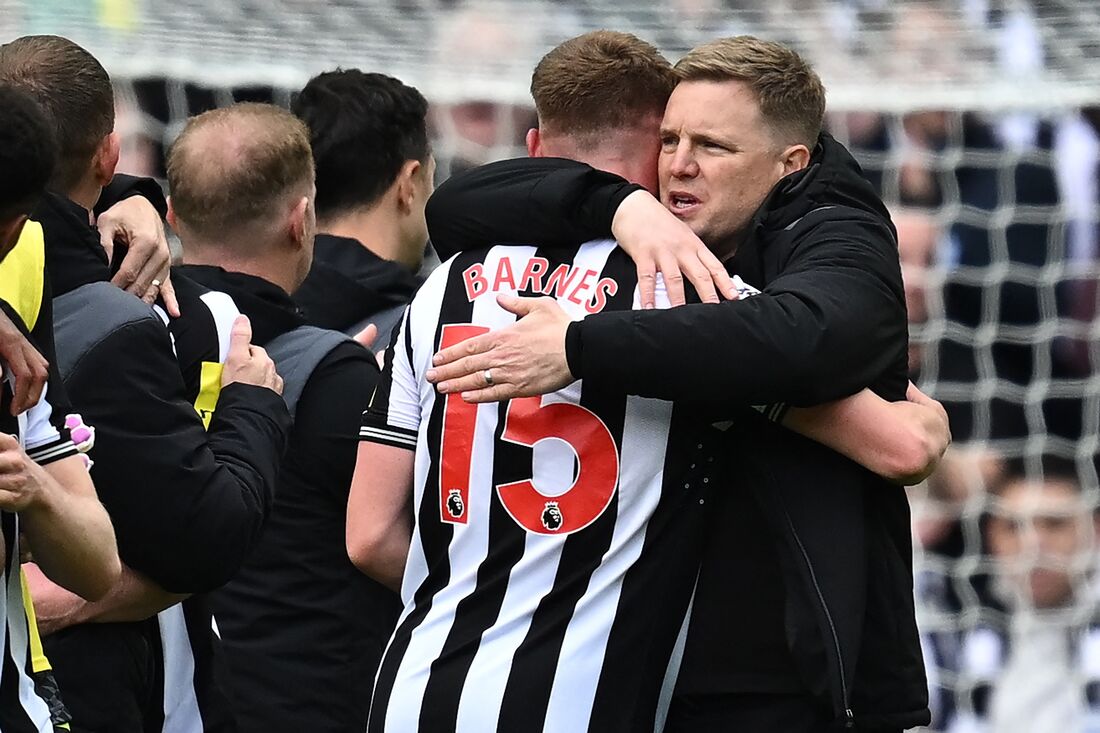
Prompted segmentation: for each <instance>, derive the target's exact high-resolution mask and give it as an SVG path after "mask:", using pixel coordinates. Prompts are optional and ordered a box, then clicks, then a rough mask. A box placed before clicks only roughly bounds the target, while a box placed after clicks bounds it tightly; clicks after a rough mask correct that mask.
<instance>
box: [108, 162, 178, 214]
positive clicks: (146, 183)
mask: <svg viewBox="0 0 1100 733" xmlns="http://www.w3.org/2000/svg"><path fill="white" fill-rule="evenodd" d="M131 196H141V197H142V198H144V199H145V200H147V201H148V202H149V203H151V204H152V205H153V208H154V209H156V210H157V213H158V214H160V218H161V219H163V218H164V217H166V216H167V215H168V201H167V200H166V199H165V198H164V190H163V189H162V188H161V187H160V184H158V183H157V182H156V180H154V179H152V178H143V177H141V176H130V175H126V174H125V173H116V174H115V176H114V177H113V178H111V182H110V183H108V184H107V185H106V186H105V187H104V188H103V191H102V192H101V193H100V195H99V201H97V202H96V205H95V214H96V216H99V215H100V214H102V213H103V212H104V211H106V210H107V209H109V208H111V207H112V206H114V205H115V204H117V203H118V202H120V201H125V200H126V199H128V198H130V197H131Z"/></svg>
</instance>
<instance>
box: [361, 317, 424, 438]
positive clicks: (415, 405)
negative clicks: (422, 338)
mask: <svg viewBox="0 0 1100 733" xmlns="http://www.w3.org/2000/svg"><path fill="white" fill-rule="evenodd" d="M411 314H412V306H409V307H408V308H406V309H405V315H404V316H402V318H401V325H400V327H399V328H398V329H397V330H396V331H395V332H394V334H393V339H392V341H391V343H390V346H389V348H388V349H387V350H386V359H385V363H384V366H383V368H382V376H381V378H380V379H379V380H378V386H377V387H376V388H375V390H374V394H373V395H372V396H371V400H370V406H369V407H368V408H367V410H366V411H365V412H364V413H363V420H362V423H361V424H360V426H359V439H360V440H363V441H369V442H371V443H382V444H383V445H390V446H393V447H395V448H405V449H407V450H411V451H415V450H416V437H417V432H418V430H419V428H420V392H419V389H418V387H417V380H416V373H415V371H414V370H413V353H412V334H411V331H410V321H411Z"/></svg>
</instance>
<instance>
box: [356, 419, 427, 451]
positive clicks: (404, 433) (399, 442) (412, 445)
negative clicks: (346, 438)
mask: <svg viewBox="0 0 1100 733" xmlns="http://www.w3.org/2000/svg"><path fill="white" fill-rule="evenodd" d="M359 439H360V440H364V441H368V442H371V443H381V444H382V445H388V446H392V447H393V448H404V449H405V450H412V451H414V450H416V441H417V434H416V433H414V432H412V431H411V430H402V429H401V428H395V427H393V426H391V425H387V426H386V427H384V428H379V427H374V426H373V425H362V426H360V427H359Z"/></svg>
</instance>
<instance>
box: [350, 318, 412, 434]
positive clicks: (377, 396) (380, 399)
mask: <svg viewBox="0 0 1100 733" xmlns="http://www.w3.org/2000/svg"><path fill="white" fill-rule="evenodd" d="M409 313H411V309H409V308H406V309H405V315H404V316H402V318H401V322H400V323H399V324H398V327H397V328H396V329H394V333H393V335H394V338H395V339H396V338H397V334H398V333H399V332H400V330H401V328H404V329H405V352H406V355H407V356H408V362H409V364H412V363H413V360H412V340H411V338H410V336H409ZM399 348H401V346H400V345H399V344H397V343H389V344H387V345H386V352H385V354H386V355H385V357H384V359H383V362H382V377H381V379H379V380H378V386H376V387H375V388H374V394H372V395H371V398H370V405H369V406H368V407H367V412H366V413H365V414H364V415H363V417H364V418H366V417H367V415H370V416H371V417H372V418H373V419H372V422H373V423H374V424H376V425H379V426H382V425H385V424H386V423H387V419H386V418H387V416H388V413H389V406H390V385H391V384H392V381H391V379H390V377H391V375H392V374H393V356H394V351H395V350H397V349H399ZM360 437H362V436H360Z"/></svg>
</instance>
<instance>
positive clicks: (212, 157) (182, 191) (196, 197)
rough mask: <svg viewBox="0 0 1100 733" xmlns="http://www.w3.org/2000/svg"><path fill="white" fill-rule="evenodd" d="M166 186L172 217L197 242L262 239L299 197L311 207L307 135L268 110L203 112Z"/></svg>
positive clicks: (180, 141)
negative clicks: (247, 237) (244, 237)
mask: <svg viewBox="0 0 1100 733" xmlns="http://www.w3.org/2000/svg"><path fill="white" fill-rule="evenodd" d="M168 186H169V189H170V192H171V196H172V209H173V212H174V215H175V219H176V220H177V221H178V222H179V225H180V228H181V229H183V230H184V231H186V232H187V233H189V234H191V235H192V236H193V237H194V238H196V239H198V240H201V241H203V242H218V241H225V240H227V239H239V236H238V235H240V234H242V233H253V234H257V235H262V234H263V233H265V232H268V231H271V230H273V229H277V228H279V227H281V226H282V219H283V215H284V213H285V210H286V209H287V208H288V207H293V206H294V204H295V202H296V201H297V200H298V199H300V198H301V197H303V196H305V197H308V198H309V199H310V201H311V202H312V199H313V154H312V153H311V152H310V146H309V132H308V130H306V127H305V125H304V124H303V123H302V122H301V120H299V119H298V118H297V117H295V116H294V115H292V114H290V113H289V112H287V111H286V110H283V109H280V108H279V107H275V106H272V105H268V104H250V103H249V104H237V105H233V106H232V107H225V108H223V109H216V110H211V111H210V112H205V113H203V114H201V115H198V116H197V117H193V118H191V119H190V120H189V121H188V122H187V125H186V126H185V127H184V129H183V132H182V133H181V134H180V136H179V138H177V139H176V142H175V144H174V145H173V146H172V150H171V152H169V154H168ZM182 235H183V232H181V236H182ZM259 239H265V237H263V236H260V237H259ZM185 244H186V242H185Z"/></svg>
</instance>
